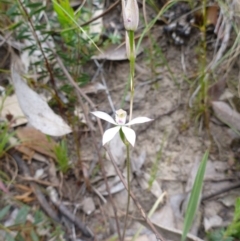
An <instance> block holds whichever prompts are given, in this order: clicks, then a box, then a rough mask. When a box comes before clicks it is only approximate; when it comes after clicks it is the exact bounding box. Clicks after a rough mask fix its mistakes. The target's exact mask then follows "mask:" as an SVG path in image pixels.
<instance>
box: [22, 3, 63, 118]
mask: <svg viewBox="0 0 240 241" xmlns="http://www.w3.org/2000/svg"><path fill="white" fill-rule="evenodd" d="M18 3H19V4H20V6H21V8H22V10H23V11H24V13H25V15H26V17H27V20H28V22H29V24H30V27H31V29H32V33H33V36H34V38H35V40H36V42H37V45H38V47H39V49H40V51H41V53H42V56H43V58H44V61H45V66H46V68H47V71H48V73H49V77H50V82H51V85H52V87H53V90H54V93H55V95H56V99H57V102H58V105H59V106H58V107H59V111H60V112H61V114H63V113H62V103H61V99H60V97H59V95H58V91H57V88H56V83H55V78H54V74H53V71H52V68H51V66H50V63H49V62H48V59H47V56H46V55H45V52H44V50H43V48H42V44H41V42H40V40H39V38H38V36H37V34H36V32H35V28H34V25H33V22H32V20H31V17H30V15H29V14H28V12H27V9H26V8H25V7H24V5H23V3H22V2H21V0H18Z"/></svg>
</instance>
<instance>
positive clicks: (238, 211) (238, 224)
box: [224, 198, 240, 239]
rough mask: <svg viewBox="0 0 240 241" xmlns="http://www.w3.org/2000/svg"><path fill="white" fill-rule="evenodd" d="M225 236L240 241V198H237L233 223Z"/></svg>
mask: <svg viewBox="0 0 240 241" xmlns="http://www.w3.org/2000/svg"><path fill="white" fill-rule="evenodd" d="M224 235H225V236H227V237H230V236H231V237H235V238H237V239H240V198H237V200H236V203H235V211H234V216H233V221H232V223H231V224H230V225H229V226H228V228H227V230H226V232H225V233H224Z"/></svg>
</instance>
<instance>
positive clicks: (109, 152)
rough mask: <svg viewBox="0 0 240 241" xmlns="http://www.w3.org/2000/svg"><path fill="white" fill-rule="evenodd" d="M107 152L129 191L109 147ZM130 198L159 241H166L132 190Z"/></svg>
mask: <svg viewBox="0 0 240 241" xmlns="http://www.w3.org/2000/svg"><path fill="white" fill-rule="evenodd" d="M104 148H105V150H106V151H107V153H108V155H109V157H110V159H111V161H112V163H113V166H114V168H115V171H116V172H117V174H118V176H119V178H120V179H121V181H122V183H123V185H124V187H125V189H126V190H127V191H128V185H127V183H126V182H125V179H124V177H123V176H122V173H121V172H120V170H119V169H118V167H117V165H116V162H115V160H114V157H113V155H112V153H111V151H110V149H109V147H104ZM130 196H131V198H132V199H133V201H134V203H135V205H136V206H137V208H138V209H139V211H140V212H141V215H142V217H143V218H144V219H145V221H146V222H147V224H148V225H149V227H151V229H152V231H153V232H154V233H155V235H156V237H157V239H158V240H160V241H166V240H165V239H164V238H163V237H162V236H161V235H160V234H159V232H158V231H157V230H156V228H155V227H154V225H153V224H152V222H151V221H150V219H149V218H148V216H147V215H146V213H145V212H144V210H143V208H142V206H141V205H140V203H139V202H138V201H137V198H136V197H135V195H134V194H133V193H132V191H131V190H130Z"/></svg>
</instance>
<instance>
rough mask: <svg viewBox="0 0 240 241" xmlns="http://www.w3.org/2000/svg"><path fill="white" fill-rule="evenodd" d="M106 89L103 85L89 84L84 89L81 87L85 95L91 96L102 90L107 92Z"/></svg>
mask: <svg viewBox="0 0 240 241" xmlns="http://www.w3.org/2000/svg"><path fill="white" fill-rule="evenodd" d="M105 89H106V87H105V86H103V85H102V84H101V83H97V82H96V83H90V84H87V85H85V86H83V87H81V90H82V91H83V92H84V93H85V94H91V93H95V94H96V93H97V92H98V91H100V90H105Z"/></svg>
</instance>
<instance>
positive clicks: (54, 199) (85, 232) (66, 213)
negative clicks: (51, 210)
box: [47, 186, 94, 238]
mask: <svg viewBox="0 0 240 241" xmlns="http://www.w3.org/2000/svg"><path fill="white" fill-rule="evenodd" d="M47 190H48V191H49V196H50V199H51V201H52V202H53V204H54V205H55V206H56V207H57V208H58V209H59V211H60V212H61V213H62V214H63V215H64V216H65V217H67V218H68V219H69V220H70V221H71V222H72V223H74V224H75V225H76V226H77V227H78V228H79V229H80V230H81V232H82V233H83V235H84V236H86V237H89V238H91V237H94V235H93V233H92V231H91V230H90V229H89V228H88V227H87V226H85V225H84V224H83V223H82V221H81V220H80V219H79V218H78V217H76V216H75V215H74V214H72V213H71V212H70V211H69V210H68V209H67V208H66V207H65V206H64V205H63V204H62V202H61V201H59V200H58V198H57V192H56V190H55V189H54V188H53V187H51V186H50V187H48V188H47Z"/></svg>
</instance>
